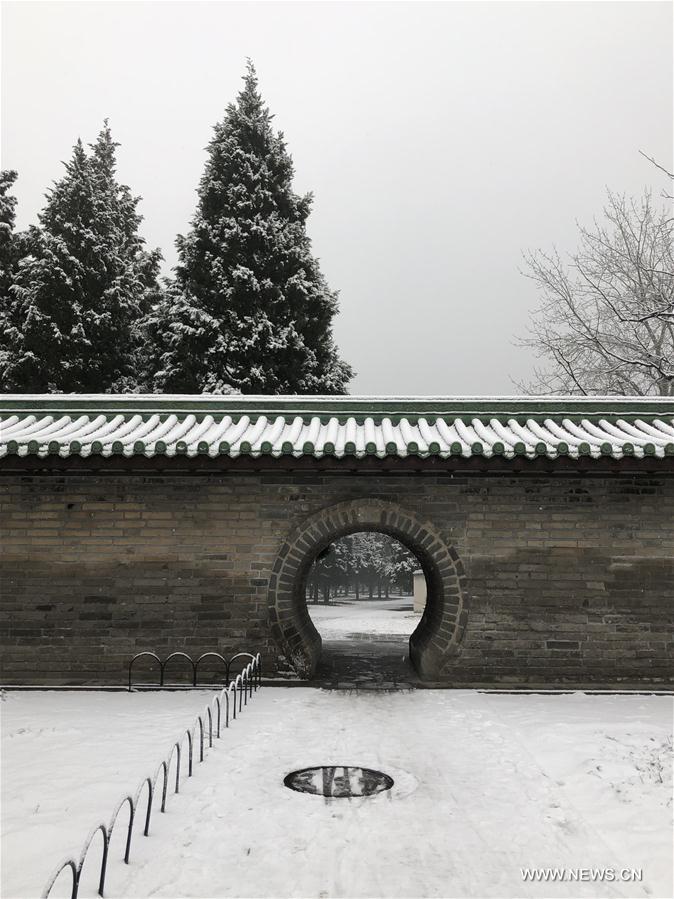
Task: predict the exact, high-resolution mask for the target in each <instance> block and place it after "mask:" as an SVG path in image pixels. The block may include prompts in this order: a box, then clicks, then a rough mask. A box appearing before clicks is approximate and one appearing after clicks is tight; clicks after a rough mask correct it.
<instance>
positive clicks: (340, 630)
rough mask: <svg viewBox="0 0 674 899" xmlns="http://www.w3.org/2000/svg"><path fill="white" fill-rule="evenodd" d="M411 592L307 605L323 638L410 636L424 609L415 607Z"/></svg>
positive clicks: (339, 599) (341, 599)
mask: <svg viewBox="0 0 674 899" xmlns="http://www.w3.org/2000/svg"><path fill="white" fill-rule="evenodd" d="M413 602H414V600H413V598H412V597H411V596H402V597H400V596H395V597H391V598H390V599H373V600H369V599H365V600H359V601H357V602H356V601H354V600H345V599H343V598H341V597H340V598H338V599H337V600H333V601H332V602H331V603H330V604H329V605H322V604H315V605H314V604H313V603H310V604H309V605H307V609H308V611H309V616H310V617H311V620H312V621H313V623H314V624H315V626H316V629H317V630H318V632H319V633H320V635H321V637H322V638H323V639H324V640H345V639H347V638H349V637H351V638H355V639H357V638H358V637H359V635H360V637H361V638H363V637H366V636H367V635H372V634H376V635H378V636H379V637H383V636H391V637H393V638H396V637H401V636H409V635H410V634H411V633H412V631H414V630H415V628H416V627H417V625H418V624H419V622H420V621H421V613H420V612H413V611H412V604H413Z"/></svg>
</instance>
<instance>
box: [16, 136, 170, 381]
mask: <svg viewBox="0 0 674 899" xmlns="http://www.w3.org/2000/svg"><path fill="white" fill-rule="evenodd" d="M117 146H118V145H117V144H116V143H115V142H114V141H113V140H112V135H111V133H110V128H109V127H108V124H107V122H106V123H105V127H104V128H103V130H102V131H101V133H100V134H99V136H98V139H97V140H96V142H95V143H94V144H92V145H90V152H89V153H87V151H86V150H85V148H84V147H83V145H82V142H81V141H78V142H77V144H76V145H75V147H74V149H73V155H72V158H71V159H70V161H69V162H68V163H66V165H65V168H66V174H65V176H64V177H63V178H62V179H61V180H60V181H58V182H56V184H55V185H54V187H53V189H52V190H51V191H50V192H49V193H48V196H47V204H46V206H45V208H44V210H43V211H42V212H41V213H40V215H39V221H40V227H32V228H31V229H30V230H29V232H28V235H27V238H26V244H27V248H26V249H27V255H26V257H25V258H24V260H23V261H22V263H21V266H20V268H19V271H18V274H17V277H16V281H15V286H14V292H15V296H16V302H15V303H14V304H13V305H12V306H11V309H10V315H9V321H8V322H7V323H6V326H5V335H4V353H3V355H2V358H1V359H0V384H1V385H2V388H3V389H4V390H14V391H18V392H42V391H48V392H75V391H79V392H109V391H128V390H137V389H139V388H141V387H142V386H143V380H144V377H145V373H144V371H143V370H142V367H143V357H142V352H143V344H142V339H143V334H142V332H141V328H140V322H141V320H142V318H143V316H145V315H146V314H147V313H148V312H149V310H150V308H151V304H152V303H153V302H155V303H156V302H157V301H158V299H159V296H158V286H157V275H158V270H159V260H160V259H161V256H160V254H159V252H158V251H154V252H150V253H148V252H146V251H145V250H144V249H143V244H144V241H143V239H142V238H141V237H140V235H139V234H138V228H139V225H140V222H141V216H140V215H139V214H138V212H137V205H138V202H139V198H138V197H133V196H132V195H131V193H130V191H129V188H128V187H126V186H124V185H120V184H119V183H118V182H117V180H116V177H115V152H116V147H117Z"/></svg>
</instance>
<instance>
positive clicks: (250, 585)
mask: <svg viewBox="0 0 674 899" xmlns="http://www.w3.org/2000/svg"><path fill="white" fill-rule="evenodd" d="M371 499H376V500H380V501H382V502H383V503H387V504H393V505H395V506H397V507H399V508H400V509H401V510H405V511H406V512H408V513H409V514H410V515H412V516H416V517H418V518H419V519H421V520H423V521H425V522H428V523H429V525H430V526H432V528H433V531H434V533H436V534H438V535H440V537H441V538H442V540H443V541H444V542H445V544H446V545H447V546H450V547H452V548H453V551H455V553H456V555H457V557H458V559H459V560H460V563H461V565H462V568H463V570H464V571H465V589H466V600H467V601H468V600H469V602H467V609H468V613H467V617H466V619H465V624H466V626H465V631H464V632H463V635H462V641H461V642H460V644H459V646H458V651H457V652H456V653H455V654H454V656H453V657H452V659H451V661H450V663H448V665H447V666H446V667H445V668H444V669H443V674H442V677H443V679H445V680H447V682H449V683H455V684H461V685H467V684H476V683H486V682H500V683H505V684H509V683H527V682H529V683H534V682H535V683H540V682H563V681H564V680H567V681H568V682H575V683H587V684H592V683H620V682H630V683H635V682H648V683H661V682H663V680H666V679H667V678H671V676H672V670H673V669H674V665H673V664H672V661H673V656H674V645H673V637H672V634H673V632H674V614H673V609H674V477H672V476H671V475H670V476H667V475H662V476H659V477H656V476H653V475H652V474H651V475H647V474H638V473H630V474H619V475H606V476H601V477H599V476H592V475H583V476H576V475H564V476H557V477H552V476H543V475H541V476H538V475H536V476H509V475H506V476H496V475H494V476H484V475H472V474H454V475H450V474H446V475H443V474H423V473H420V474H413V473H402V474H395V473H389V474H386V475H381V476H380V475H372V474H367V475H365V474H361V475H358V474H347V473H332V474H329V473H320V472H315V473H310V472H304V473H294V474H293V473H288V472H278V473H275V474H272V473H266V474H265V473H258V474H254V473H243V474H241V473H239V474H236V473H222V474H209V475H200V476H178V475H170V476H158V475H143V476H139V475H136V476H134V475H121V474H120V475H106V476H103V475H77V476H75V475H72V476H70V475H68V476H64V475H48V476H47V475H43V476H40V475H25V476H19V475H9V474H7V475H5V476H3V477H2V479H1V480H0V513H1V516H2V518H1V520H2V560H1V566H2V567H1V569H0V574H1V577H2V582H1V602H2V616H1V621H0V626H1V641H2V666H3V670H2V680H3V682H4V683H59V684H74V683H123V681H124V678H125V674H126V664H127V662H128V659H129V658H130V657H131V656H132V655H133V654H134V653H136V652H139V651H141V650H144V649H154V650H157V651H158V652H159V654H160V655H162V654H168V652H170V651H172V650H176V649H186V650H187V651H188V652H190V653H191V654H193V655H198V654H199V653H201V652H205V651H207V650H213V649H216V650H219V651H222V652H234V651H236V650H239V649H244V648H245V649H248V648H253V649H255V650H261V651H262V652H263V656H264V664H265V669H266V671H267V672H270V671H272V670H273V669H274V668H275V667H276V665H277V664H278V663H279V659H280V655H281V651H280V649H279V645H278V642H277V641H275V640H274V638H273V637H272V633H271V629H270V624H269V621H270V613H269V608H268V607H269V602H270V589H269V584H270V576H271V573H272V570H273V568H274V564H275V562H276V560H277V557H278V554H279V551H280V550H281V548H282V547H283V546H284V544H285V543H286V542H287V541H288V539H289V538H290V535H291V534H292V533H293V532H295V531H296V530H297V529H298V528H301V526H302V522H304V521H305V520H307V519H308V518H309V517H310V516H316V515H318V516H319V517H320V516H321V514H322V513H324V514H325V515H326V516H328V514H329V513H328V510H329V509H330V508H331V507H332V506H334V505H335V504H337V503H345V502H356V503H357V502H358V501H360V500H371ZM449 636H451V635H448V639H449Z"/></svg>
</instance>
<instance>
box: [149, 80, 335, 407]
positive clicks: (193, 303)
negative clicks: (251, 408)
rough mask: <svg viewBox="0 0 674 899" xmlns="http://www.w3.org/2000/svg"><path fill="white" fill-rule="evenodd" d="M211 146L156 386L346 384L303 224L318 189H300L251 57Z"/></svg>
mask: <svg viewBox="0 0 674 899" xmlns="http://www.w3.org/2000/svg"><path fill="white" fill-rule="evenodd" d="M208 153H209V157H208V161H207V164H206V168H205V171H204V175H203V177H202V179H201V182H200V185H199V188H198V205H197V211H196V214H195V216H194V219H193V221H192V227H191V230H190V232H189V233H188V235H187V236H185V237H182V236H181V237H178V239H177V241H176V245H177V247H178V255H179V264H178V266H177V267H176V270H175V272H176V277H175V281H174V282H173V284H172V286H171V289H170V291H169V293H168V295H167V298H166V301H165V302H164V303H163V304H162V305H161V308H160V309H159V310H158V311H157V313H156V314H155V315H154V316H153V317H152V320H151V330H152V333H153V334H154V335H155V340H157V341H158V343H159V355H160V360H159V361H158V368H159V370H158V372H157V375H156V378H155V384H156V387H157V389H159V390H164V391H174V392H186V393H193V392H214V393H221V392H232V391H237V392H241V393H329V394H336V393H344V392H345V388H346V384H347V383H348V381H349V379H350V378H351V377H352V371H351V369H350V367H349V366H348V365H346V364H345V363H344V362H342V361H341V360H340V358H339V356H338V353H337V350H336V348H335V345H334V342H333V339H332V331H331V323H332V318H333V316H334V315H335V313H336V312H337V296H336V294H335V293H334V292H333V291H331V290H330V289H329V287H328V285H327V283H326V281H325V279H324V277H323V275H322V274H321V271H320V268H319V265H318V261H317V260H316V258H315V257H314V256H313V255H312V253H311V243H310V240H309V238H308V236H307V233H306V221H307V217H308V215H309V212H310V208H311V195H307V196H302V197H301V196H298V195H297V194H295V193H294V192H293V190H292V178H293V163H292V159H291V157H290V155H289V154H288V152H287V150H286V146H285V143H284V140H283V135H282V134H281V133H280V132H279V133H275V132H274V131H273V129H272V116H271V115H270V113H269V110H268V109H267V107H266V106H265V105H264V103H263V101H262V98H261V96H260V93H259V91H258V83H257V77H256V74H255V70H254V68H253V66H252V64H251V63H249V64H248V71H247V74H246V76H245V78H244V87H243V90H242V91H241V92H240V93H239V95H238V98H237V101H236V103H232V104H230V105H229V106H228V107H227V110H226V115H225V117H224V120H223V121H222V122H220V123H219V124H218V125H216V126H215V134H214V137H213V139H212V140H211V142H210V144H209V147H208Z"/></svg>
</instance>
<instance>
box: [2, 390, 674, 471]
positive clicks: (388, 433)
mask: <svg viewBox="0 0 674 899" xmlns="http://www.w3.org/2000/svg"><path fill="white" fill-rule="evenodd" d="M7 454H16V455H19V456H26V455H33V456H39V457H44V456H48V455H60V456H69V455H79V456H89V455H91V454H99V455H102V456H114V455H124V456H133V455H143V456H147V457H150V456H156V455H166V456H174V455H187V456H197V455H208V456H211V457H214V456H218V455H225V456H230V457H237V456H241V455H250V456H253V457H259V456H272V457H279V456H284V455H293V456H295V457H299V456H312V457H315V458H320V457H322V456H336V457H342V456H355V457H357V458H362V457H365V456H376V457H379V458H383V457H385V456H398V457H404V456H410V455H413V456H420V457H427V456H438V457H440V458H448V457H450V456H463V457H469V456H473V455H482V456H486V457H491V456H503V457H505V458H513V457H515V456H524V457H529V458H534V457H536V456H546V457H548V458H551V459H554V458H557V457H558V456H570V457H572V458H577V457H578V456H592V457H600V456H611V457H613V458H616V459H619V458H622V457H623V456H636V457H643V456H655V457H658V458H662V457H664V456H674V398H642V397H349V396H344V397H317V396H309V397H297V396H279V397H272V396H248V397H246V396H204V395H199V396H166V395H140V396H139V395H133V394H128V395H126V394H125V395H108V394H106V395H82V394H50V395H44V396H43V395H39V396H21V395H13V396H4V397H0V457H2V456H5V455H7Z"/></svg>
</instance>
